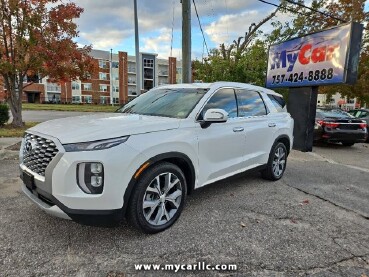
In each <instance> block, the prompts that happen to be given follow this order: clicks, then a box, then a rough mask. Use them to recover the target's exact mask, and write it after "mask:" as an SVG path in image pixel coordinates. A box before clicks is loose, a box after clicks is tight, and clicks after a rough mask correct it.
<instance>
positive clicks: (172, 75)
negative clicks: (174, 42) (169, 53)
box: [168, 57, 177, 84]
mask: <svg viewBox="0 0 369 277" xmlns="http://www.w3.org/2000/svg"><path fill="white" fill-rule="evenodd" d="M176 75H177V59H176V58H174V57H169V77H168V83H169V84H176V83H177V80H176V79H177V78H176Z"/></svg>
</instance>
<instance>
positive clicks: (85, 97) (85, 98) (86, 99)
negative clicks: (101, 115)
mask: <svg viewBox="0 0 369 277" xmlns="http://www.w3.org/2000/svg"><path fill="white" fill-rule="evenodd" d="M82 98H83V99H82V100H83V103H87V104H91V103H92V96H91V95H83V96H82Z"/></svg>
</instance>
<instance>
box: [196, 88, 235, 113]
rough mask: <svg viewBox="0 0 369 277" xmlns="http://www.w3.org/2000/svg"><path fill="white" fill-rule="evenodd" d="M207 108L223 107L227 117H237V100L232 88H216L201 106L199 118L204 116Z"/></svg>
mask: <svg viewBox="0 0 369 277" xmlns="http://www.w3.org/2000/svg"><path fill="white" fill-rule="evenodd" d="M208 109H223V110H225V111H226V112H227V113H228V117H229V118H232V117H237V102H236V96H235V94H234V90H233V89H231V88H224V89H220V90H218V91H217V92H216V93H215V94H214V95H213V96H212V97H211V98H210V100H209V101H208V103H206V105H205V107H204V108H203V110H202V112H201V114H200V116H199V118H198V119H199V120H202V119H203V118H204V114H205V113H206V111H207V110H208Z"/></svg>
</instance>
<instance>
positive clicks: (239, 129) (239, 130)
mask: <svg viewBox="0 0 369 277" xmlns="http://www.w3.org/2000/svg"><path fill="white" fill-rule="evenodd" d="M243 130H244V129H243V127H234V128H233V132H235V133H237V132H243Z"/></svg>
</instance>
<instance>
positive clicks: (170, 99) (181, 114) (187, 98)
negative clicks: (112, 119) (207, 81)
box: [117, 88, 207, 118]
mask: <svg viewBox="0 0 369 277" xmlns="http://www.w3.org/2000/svg"><path fill="white" fill-rule="evenodd" d="M206 92H207V90H204V89H194V88H171V89H164V88H163V89H161V88H158V89H152V90H150V91H148V92H146V93H145V94H142V95H140V96H139V97H137V98H135V99H134V100H132V101H131V102H129V103H128V104H126V105H125V106H123V107H121V108H120V109H118V110H117V112H121V113H133V114H141V115H151V116H164V117H173V118H186V117H187V116H188V115H189V114H190V113H191V111H192V110H193V108H194V107H195V106H196V104H197V103H198V102H199V101H200V99H201V98H202V97H203V96H204V95H205V94H206Z"/></svg>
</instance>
